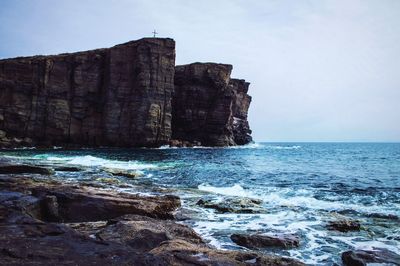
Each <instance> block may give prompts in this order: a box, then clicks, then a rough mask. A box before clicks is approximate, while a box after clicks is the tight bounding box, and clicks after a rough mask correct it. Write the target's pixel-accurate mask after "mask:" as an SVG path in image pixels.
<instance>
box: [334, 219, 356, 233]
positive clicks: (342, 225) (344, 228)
mask: <svg viewBox="0 0 400 266" xmlns="http://www.w3.org/2000/svg"><path fill="white" fill-rule="evenodd" d="M327 228H328V230H335V231H340V232H349V231H360V228H361V225H360V222H359V221H353V220H338V221H330V222H329V223H328V225H327Z"/></svg>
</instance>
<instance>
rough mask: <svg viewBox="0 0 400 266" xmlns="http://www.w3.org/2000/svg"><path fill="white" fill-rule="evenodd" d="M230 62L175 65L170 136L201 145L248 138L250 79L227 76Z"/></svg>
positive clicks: (239, 141) (244, 142)
mask: <svg viewBox="0 0 400 266" xmlns="http://www.w3.org/2000/svg"><path fill="white" fill-rule="evenodd" d="M231 71H232V66H231V65H225V64H215V63H193V64H189V65H182V66H176V67H175V94H174V97H173V109H172V138H173V139H179V140H186V141H189V142H195V141H198V142H201V144H202V145H204V146H230V145H237V144H240V145H242V144H247V143H249V142H250V141H251V137H250V135H249V134H250V133H251V131H250V129H249V126H248V123H247V111H248V108H249V105H250V101H251V97H250V96H248V95H247V90H248V86H249V83H247V82H245V81H244V80H236V79H230V75H231Z"/></svg>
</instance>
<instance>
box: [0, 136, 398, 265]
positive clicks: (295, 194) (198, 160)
mask: <svg viewBox="0 0 400 266" xmlns="http://www.w3.org/2000/svg"><path fill="white" fill-rule="evenodd" d="M0 155H1V156H2V157H4V158H8V159H11V160H15V161H25V162H28V163H33V164H42V165H43V164H44V165H50V166H52V167H55V166H57V165H76V166H79V167H82V168H83V169H84V171H81V172H56V176H55V177H54V178H57V179H61V180H64V181H65V182H99V183H104V185H105V186H107V187H108V188H110V189H116V190H120V191H125V192H130V193H136V192H138V191H140V192H145V193H163V192H168V193H173V194H176V195H178V196H180V197H181V199H182V202H183V204H182V205H183V209H184V210H185V211H186V212H185V213H186V215H187V216H188V219H187V220H184V221H182V223H186V224H189V225H190V226H192V227H193V228H194V229H195V230H196V231H197V232H198V233H200V234H201V235H202V236H203V237H204V238H205V239H206V240H208V241H209V242H210V244H212V245H214V246H217V247H219V248H225V249H243V248H242V247H239V246H237V245H236V244H235V243H233V242H232V241H231V240H230V235H231V234H232V233H252V232H259V233H295V234H297V235H299V236H300V239H301V244H300V247H298V248H294V249H286V250H282V249H265V250H261V252H265V253H274V254H278V255H283V256H290V257H296V258H298V259H300V260H302V261H304V262H306V263H307V264H310V265H331V264H333V263H338V264H341V262H340V254H341V252H343V251H345V250H348V249H356V248H363V249H372V248H378V247H380V248H387V249H389V250H392V251H394V252H396V253H400V218H399V217H400V143H255V144H250V145H247V146H242V147H230V148H203V147H198V148H169V147H162V148H159V149H129V150H123V149H122V150H121V149H87V150H79V151H73V150H70V151H65V150H57V149H56V150H50V151H49V150H47V151H40V150H14V151H2V152H0ZM110 170H112V171H114V172H115V171H134V172H137V173H139V174H140V177H138V178H135V179H132V178H127V177H123V176H115V175H114V176H113V175H111V174H110ZM105 177H106V178H105ZM111 179H112V180H114V181H115V182H114V181H113V182H110V180H111ZM201 198H206V199H208V200H211V201H214V202H221V201H224V200H225V199H232V198H237V199H241V198H253V199H258V200H261V202H262V203H261V204H260V208H261V209H262V211H260V213H218V212H217V211H215V210H213V209H206V208H203V207H202V206H199V205H197V204H196V203H197V202H198V200H199V199H201ZM338 219H357V220H359V221H360V222H361V225H362V230H361V231H360V232H348V233H341V232H335V231H328V230H327V229H326V224H327V223H328V222H329V221H332V220H338Z"/></svg>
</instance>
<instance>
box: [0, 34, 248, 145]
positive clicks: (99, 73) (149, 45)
mask: <svg viewBox="0 0 400 266" xmlns="http://www.w3.org/2000/svg"><path fill="white" fill-rule="evenodd" d="M231 70H232V66H231V65H223V64H214V63H194V64H190V65H185V66H176V67H175V42H174V40H172V39H169V38H165V39H164V38H144V39H140V40H138V41H131V42H128V43H124V44H120V45H116V46H114V47H111V48H108V49H96V50H91V51H85V52H77V53H69V54H60V55H52V56H33V57H20V58H13V59H3V60H0V147H2V148H12V147H18V146H41V147H52V146H63V147H99V146H110V147H158V146H161V145H165V144H169V143H177V142H178V143H188V145H192V144H193V143H194V144H196V145H198V144H201V145H205V146H227V145H242V144H246V143H248V142H250V141H251V137H250V133H251V131H250V129H249V125H248V122H247V110H248V108H249V104H250V101H251V97H250V96H249V95H247V89H248V85H249V83H247V82H245V81H244V80H237V79H231V78H230V73H231ZM171 140H174V141H171ZM185 145H186V144H185Z"/></svg>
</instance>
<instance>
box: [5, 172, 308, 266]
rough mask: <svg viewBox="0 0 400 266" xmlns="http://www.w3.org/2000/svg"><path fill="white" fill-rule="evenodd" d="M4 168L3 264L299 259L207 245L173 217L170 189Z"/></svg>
mask: <svg viewBox="0 0 400 266" xmlns="http://www.w3.org/2000/svg"><path fill="white" fill-rule="evenodd" d="M4 169H6V170H7V174H4V171H3V170H4ZM10 169H11V166H8V167H6V168H4V167H3V168H2V169H1V170H0V172H2V173H3V174H0V225H1V226H0V231H1V232H0V264H1V265H55V264H57V265H304V264H303V263H301V262H300V261H297V260H294V259H290V258H283V257H277V256H273V255H263V254H261V253H257V252H243V251H228V250H218V249H215V248H213V247H211V246H209V245H208V244H206V243H205V241H204V240H203V239H202V238H201V237H200V236H199V235H198V234H197V233H196V232H195V231H194V230H193V229H191V228H190V227H188V226H186V225H182V224H179V223H178V222H177V221H176V219H175V213H176V211H177V210H178V209H179V207H180V199H179V198H178V197H176V196H173V195H158V196H149V195H141V194H127V193H119V192H115V191H111V190H107V189H104V188H99V187H95V186H91V185H90V184H87V185H84V184H79V185H77V184H67V183H61V182H58V181H51V180H48V179H47V177H46V178H43V176H42V175H43V173H44V171H45V170H43V169H45V168H41V167H34V166H31V167H30V168H29V167H28V168H23V166H19V167H18V166H17V167H16V166H14V170H16V169H17V170H16V171H15V172H16V173H18V174H12V173H11V170H10ZM39 169H42V170H41V171H39ZM22 172H23V173H22ZM27 172H33V174H28V173H27ZM38 172H41V173H38ZM24 173H25V174H24ZM49 173H50V171H49ZM26 174H28V175H26Z"/></svg>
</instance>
